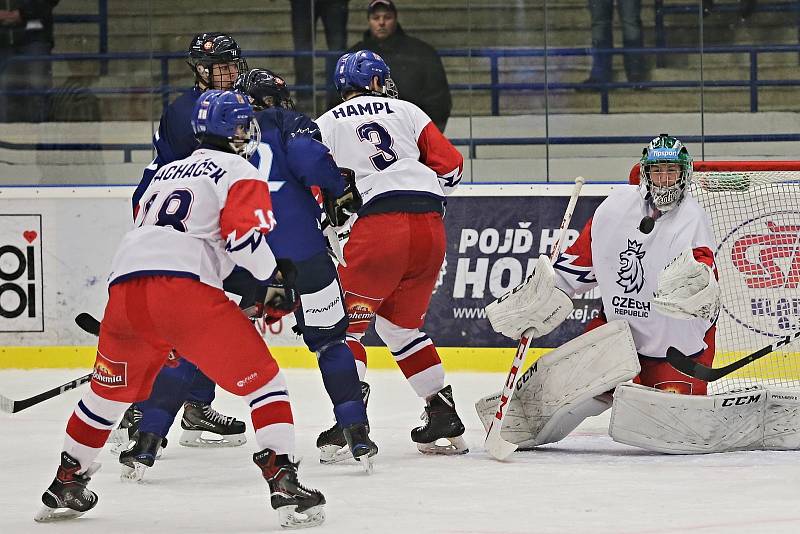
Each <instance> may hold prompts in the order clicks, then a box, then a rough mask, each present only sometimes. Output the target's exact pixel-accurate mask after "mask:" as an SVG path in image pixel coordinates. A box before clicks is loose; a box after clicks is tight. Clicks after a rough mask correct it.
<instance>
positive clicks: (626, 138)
mask: <svg viewBox="0 0 800 534" xmlns="http://www.w3.org/2000/svg"><path fill="white" fill-rule="evenodd" d="M652 138H653V136H652V135H645V136H641V135H639V136H636V135H599V136H563V137H472V138H468V137H465V138H454V139H451V140H450V141H451V142H452V143H453V144H454V145H456V146H465V147H468V153H469V157H470V159H475V158H476V157H477V149H478V147H481V146H542V145H559V146H565V145H566V146H569V145H575V146H579V145H624V144H636V145H645V144H647V143H649V142H650V141H651V140H652ZM680 138H681V140H682V141H683V142H684V143H701V142H705V143H711V144H713V143H785V142H800V133H785V134H779V133H773V134H718V135H705V136H700V135H680ZM152 148H153V147H152V145H151V144H149V143H147V144H145V143H11V142H8V141H2V140H0V149H7V150H41V151H45V152H47V151H54V150H62V151H68V150H72V151H77V152H89V151H102V152H111V151H121V152H122V154H123V163H131V162H132V161H133V157H132V156H133V152H135V151H145V150H146V151H150V150H152Z"/></svg>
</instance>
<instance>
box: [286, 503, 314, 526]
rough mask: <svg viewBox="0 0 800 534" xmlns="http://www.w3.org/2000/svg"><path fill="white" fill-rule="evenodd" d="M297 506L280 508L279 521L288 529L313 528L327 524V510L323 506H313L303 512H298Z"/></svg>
mask: <svg viewBox="0 0 800 534" xmlns="http://www.w3.org/2000/svg"><path fill="white" fill-rule="evenodd" d="M296 508H297V506H295V505H291V506H282V507H280V508H278V510H277V511H278V521H279V522H280V525H281V527H283V528H286V529H300V528H311V527H316V526H318V525H321V524H322V523H324V522H325V508H324V506H323V505H321V504H320V505H317V506H312V507H311V508H309V509H308V510H305V511H303V512H297V511H296Z"/></svg>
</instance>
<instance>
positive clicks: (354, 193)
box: [322, 167, 364, 227]
mask: <svg viewBox="0 0 800 534" xmlns="http://www.w3.org/2000/svg"><path fill="white" fill-rule="evenodd" d="M339 172H340V173H341V175H342V178H343V179H344V193H342V194H341V195H339V196H338V197H336V196H333V195H332V194H331V193H330V192H328V191H326V190H323V191H322V206H323V208H324V209H325V215H327V217H328V220H329V221H330V224H331V226H335V227H339V226H342V225H343V224H344V223H345V222H347V219H349V218H350V216H351V215H353V214H354V213H356V212H357V211H358V210H359V209H360V208H361V206H362V205H363V203H364V202H363V200H362V199H361V193H359V192H358V188H356V173H355V172H353V170H352V169H348V168H347V167H339Z"/></svg>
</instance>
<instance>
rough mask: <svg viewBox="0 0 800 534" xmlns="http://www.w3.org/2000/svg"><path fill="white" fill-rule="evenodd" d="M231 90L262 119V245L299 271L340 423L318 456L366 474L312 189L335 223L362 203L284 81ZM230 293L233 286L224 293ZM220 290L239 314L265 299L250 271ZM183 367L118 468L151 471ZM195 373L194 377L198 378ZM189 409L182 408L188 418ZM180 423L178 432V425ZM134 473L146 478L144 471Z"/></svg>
mask: <svg viewBox="0 0 800 534" xmlns="http://www.w3.org/2000/svg"><path fill="white" fill-rule="evenodd" d="M234 88H235V89H237V90H240V91H242V92H246V93H247V94H250V95H251V98H252V101H253V102H252V103H253V107H254V109H256V110H257V111H259V113H257V116H256V118H257V121H258V123H259V126H260V128H261V131H262V133H261V136H262V137H261V138H262V143H261V144H260V145H259V147H258V149H257V151H256V152H255V154H253V156H251V158H250V162H251V163H252V164H253V165H254V166H256V167H258V168H259V169H260V170H262V172H264V173H265V174H267V175H268V176H269V180H270V190H271V197H272V201H273V213H274V215H275V218H276V220H277V221H278V224H277V226H276V227H275V229H274V230H273V231H272V232H271V234H272V235H271V236H269V237H268V243H269V245H270V248H271V249H272V250H273V251H274V252H275V254H276V255H277V257H281V258H288V259H290V260H292V262H293V263H294V265H295V267H296V279H295V280H294V285H295V288H296V290H297V291H298V292H299V293H300V297H301V307H300V309H298V311H297V312H296V314H295V317H296V319H297V323H298V330H300V331H301V332H302V334H303V339H304V341H305V343H306V345H307V346H308V348H309V349H310V350H311V351H313V352H316V353H317V355H318V362H319V367H320V371H321V373H322V377H323V382H324V384H325V388H326V390H327V391H328V394H329V396H330V398H331V401H332V402H333V405H334V415H335V417H336V420H337V425H336V426H335V427H334V429H336V432H335V433H336V435H337V436H340V438H338V439H339V440H340V441H338V442H337V444H336V445H334V446H331V447H327V448H324V449H323V450H322V454H323V457H322V458H321V461H323V462H327V461H334V460H338V459H342V458H343V457H344V456H345V455H341V454H340V455H336V454H335V452H336V451H338V450H339V449H342V448H344V447H345V446H348V445H349V447H348V449H349V453H350V454H349V455H347V456H350V455H352V457H355V458H357V459H360V460H363V462H364V466H365V469H367V470H370V469H371V460H370V458H371V456H373V455H374V454H376V453H377V450H378V448H377V446H376V445H375V444H374V443H373V442H372V441H371V440H370V438H369V429H368V425H367V417H366V407H365V398H366V396H367V395H368V391H369V389H368V388H369V386H368V385H367V384H366V383H360V382H359V380H358V373H357V371H356V367H355V360H354V358H353V354H352V352H351V351H350V349H349V348H348V347H347V344H346V343H345V332H346V329H347V325H348V320H347V316H346V314H345V312H344V305H343V298H342V291H341V287H340V286H339V282H338V278H337V274H336V268H335V266H334V264H333V262H332V260H331V259H330V257H329V256H328V253H327V246H326V240H325V237H324V236H323V234H322V231H321V230H320V215H321V211H322V210H321V208H320V206H319V203H318V202H317V201H316V199H315V197H314V194H313V193H312V191H311V188H312V187H315V186H316V187H318V188H319V189H321V190H322V193H323V196H324V197H325V199H326V204H327V205H328V207H329V216H333V217H337V210H342V209H346V208H349V209H350V210H352V211H355V210H356V209H357V208H358V202H359V200H360V197H358V196H357V195H355V196H354V193H353V192H354V191H355V187H354V184H353V183H352V181H351V183H350V184H349V185H348V186H345V180H344V179H343V178H342V174H341V173H340V170H339V169H338V168H337V167H336V165H335V163H334V162H333V159H332V158H331V156H330V154H329V152H328V149H327V148H326V147H325V146H324V145H323V144H322V143H320V142H319V141H318V140H317V139H315V138H314V135H315V132H317V133H316V135H317V136H318V135H319V134H318V130H317V127H316V125H315V124H314V122H313V121H311V120H310V119H309V118H308V117H306V116H305V115H303V114H301V113H298V112H295V111H294V110H293V109H292V108H293V105H292V103H291V99H290V98H289V93H288V90H287V89H286V86H285V83H284V82H283V80H282V79H281V78H280V77H278V76H275V75H274V74H273V73H271V72H269V71H266V70H264V69H253V70H252V71H250V72H248V73H247V74H246V75H243V76H240V78H239V79H238V80H237V83H236V84H235V85H234ZM338 216H340V217H344V216H343V215H341V214H340V215H338ZM232 280H233V283H232ZM234 285H235V286H236V287H235V288H232V287H229V286H234ZM225 289H226V291H229V292H233V293H237V294H240V295H242V301H241V302H240V306H241V307H242V308H246V307H249V306H250V304H252V303H254V302H258V301H263V299H262V298H259V297H260V296H261V294H262V293H261V292H260V291H259V286H258V284H257V282H256V281H255V280H254V279H253V278H252V277H251V276H250V275H249V274H248V273H247V272H246V271H241V270H237V271H235V272H234V274H233V275H231V276H230V277H229V278H228V279H226V281H225ZM179 362H180V363H179V365H178V367H177V368H176V369H168V370H162V372H161V373H160V374H159V377H158V379H157V380H156V382H155V384H154V385H153V390H152V394H151V396H150V398H149V399H148V400H147V401H146V402H144V403H140V404H139V406H140V407H141V409H142V412H143V417H142V419H141V421H140V422H139V428H138V430H139V432H138V435H137V440H136V442H135V443H134V445H133V446H132V447H131V448H129V450H127V451H125V452H123V453H122V454H121V455H120V462H122V463H124V464H125V465H126V466H127V467H128V468H131V467H133V468H137V467H139V466H137V465H136V464H139V465H145V466H152V465H153V464H154V461H155V456H156V454H157V451H158V446H159V444H160V443H161V440H162V439H163V437H164V436H166V434H167V431H168V430H169V427H170V426H171V424H172V422H173V421H174V418H175V416H176V414H177V412H178V411H179V409H180V405H181V402H183V396H182V395H184V396H185V394H186V391H187V384H188V380H190V379H191V378H192V377H193V376H194V372H195V371H194V369H193V367H194V366H193V365H192V364H190V363H189V362H187V361H185V360H179ZM196 373H197V374H198V375H200V372H199V371H196ZM200 376H202V375H200ZM195 382H196V380H195ZM185 410H186V407H185V408H184V413H185ZM184 418H185V415H184ZM181 424H182V426H183V425H184V421H183V420H182V421H181ZM184 428H185V427H184ZM323 434H324V433H323ZM234 439H236V440H239V439H240V438H239V437H238V436H236V437H233V436H223V443H221V444H227V442H232V443H231V444H238V443H237V442H233V441H232V440H234ZM242 442H243V441H242ZM326 453H327V455H326ZM125 471H126V472H127V470H125ZM137 471H138V472H140V473H142V472H143V470H142V469H141V468H139V469H137Z"/></svg>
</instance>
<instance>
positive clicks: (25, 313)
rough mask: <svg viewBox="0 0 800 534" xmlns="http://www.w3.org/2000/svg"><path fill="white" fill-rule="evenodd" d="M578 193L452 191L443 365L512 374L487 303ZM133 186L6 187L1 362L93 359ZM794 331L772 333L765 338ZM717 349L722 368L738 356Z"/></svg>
mask: <svg viewBox="0 0 800 534" xmlns="http://www.w3.org/2000/svg"><path fill="white" fill-rule="evenodd" d="M614 187H619V186H618V185H614V184H602V185H592V184H590V185H587V186H585V187H584V189H583V191H582V195H581V199H580V200H579V202H578V205H577V207H576V210H575V213H574V215H573V219H572V223H571V225H570V230H569V231H568V232H567V244H569V243H571V242H572V241H573V240H574V239H575V238H577V235H578V231H579V229H580V228H582V227H583V225H584V224H585V223H586V221H587V220H588V219H589V217H590V216H591V214H592V213H593V212H594V209H595V208H596V206H597V205H598V204H599V203H600V202H601V201H602V199H603V198H605V196H606V195H607V194H608V193H609V191H610V190H611V189H613V188H614ZM571 190H572V186H571V185H569V184H514V185H507V184H506V185H474V186H463V187H462V188H460V189H459V190H458V191H457V192H456V194H455V195H453V196H452V197H450V198H449V200H448V205H447V215H446V217H445V224H446V226H447V232H448V243H447V256H446V259H445V262H444V264H443V266H442V272H441V276H440V280H439V283H437V286H436V288H435V290H434V294H433V296H432V299H431V304H430V308H429V311H428V314H427V316H426V323H425V331H426V333H428V334H429V335H430V336H431V338H432V339H433V340H434V342H435V343H436V344H437V346H438V347H440V353H441V355H442V360H443V362H444V365H445V368H446V369H448V370H461V371H499V372H504V371H507V369H508V365H509V362H510V361H511V359H512V357H513V348H514V346H515V343H514V342H513V341H511V340H509V339H507V338H504V337H502V336H500V335H498V334H496V333H495V332H493V331H492V329H491V327H490V325H489V322H488V320H487V319H486V318H485V315H484V312H483V307H484V306H485V305H486V304H487V303H489V302H491V301H492V300H493V299H495V298H497V297H498V296H500V295H502V294H503V293H505V292H506V291H507V290H508V289H510V288H512V287H514V286H516V285H517V284H519V283H520V282H521V281H522V280H523V279H524V277H525V276H526V275H527V274H529V273H530V272H531V270H532V267H533V264H534V262H535V259H536V257H537V256H538V255H539V254H549V252H550V248H551V247H552V246H553V244H554V243H555V240H556V239H557V235H558V228H559V226H560V223H561V218H562V216H563V212H564V208H565V207H566V204H567V201H568V197H569V194H570V193H571ZM132 191H133V188H131V187H74V188H70V187H52V188H51V187H48V188H26V187H19V188H0V278H2V280H0V368H23V369H30V368H55V367H76V368H78V367H80V368H86V367H87V366H90V365H91V363H92V361H93V358H94V347H93V346H92V345H91V344H92V343H93V338H92V337H91V336H90V335H88V334H86V333H84V332H82V331H81V330H80V329H79V328H78V327H77V326H76V325H75V323H74V320H73V319H74V317H75V316H76V315H77V314H78V313H81V312H89V313H91V314H92V315H94V316H95V317H97V318H100V317H102V312H103V307H104V305H105V301H106V297H107V292H106V285H105V281H106V276H107V273H108V268H109V266H110V264H111V259H112V256H113V254H114V252H115V250H116V247H117V245H118V243H119V241H120V239H121V237H122V235H123V234H124V233H125V232H126V231H128V230H129V229H130V227H131V217H130V214H131V204H130V197H131V194H132ZM718 261H720V260H718ZM794 308H795V307H792V310H794ZM599 313H600V295H599V293H598V292H596V291H591V292H589V293H587V294H586V295H583V296H582V298H579V299H576V301H575V310H574V311H573V313H572V314H571V315H570V317H569V318H568V319H567V320H566V321H565V323H564V324H563V325H562V326H561V327H559V328H558V329H556V331H555V332H553V333H551V334H549V335H547V336H544V337H542V338H540V339H538V340H536V345H537V347H538V348H537V349H535V350H534V351H532V355H539V354H541V353H543V352H545V351H547V350H549V349H550V348H552V347H555V346H558V345H560V344H562V343H564V342H565V341H567V340H568V339H571V338H573V337H574V336H576V335H578V334H579V333H581V332H582V331H583V330H584V329H585V327H586V323H588V321H590V320H591V319H592V318H593V317H595V316H597V315H598V314H599ZM293 322H294V321H293V318H289V319H288V320H284V321H281V322H278V323H276V324H274V325H272V326H271V327H270V331H269V332H267V333H266V335H265V338H266V340H267V343H268V345H269V346H270V349H271V351H272V352H273V353H274V354H275V356H276V358H277V359H278V361H279V362H280V363H281V364H282V365H283V366H284V367H296V368H312V367H316V361H315V357H314V355H313V354H311V353H309V352H308V351H307V350H306V348H305V347H303V346H302V341H301V340H300V338H299V337H297V336H296V335H295V334H293V333H292V332H291V326H292V325H293ZM746 322H747V321H742V320H741V318H732V317H727V316H725V315H724V314H723V316H722V317H721V319H720V326H721V327H733V328H740V326H739V325H741V324H746ZM784 322H785V321H784ZM728 323H730V324H728ZM792 323H794V321H792ZM785 334H786V332H782V331H776V332H775V333H773V334H772V335H765V336H763V341H764V342H763V343H761V344H760V345H759V347H760V346H763V345H767V344H769V343H771V342H772V341H773V340H774V337H775V336H776V335H785ZM365 339H366V341H367V344H368V345H376V346H374V347H371V348H370V349H369V350H370V359H369V365H370V368H373V369H380V368H394V367H395V363H394V362H393V360H392V357H391V355H390V354H389V352H388V351H387V350H386V349H385V348H383V347H378V346H377V345H381V343H380V341H379V340H378V338H377V337H376V336H375V335H374V332H372V331H370V332H368V334H367V337H366V338H365ZM759 347H755V348H759ZM719 349H720V351H721V353H720V354H719V355H718V358H717V364H718V365H720V362H722V361H729V360H732V359H736V357H737V355H738V354H741V352H736V353H730V354H728V353H725V350H724V348H723V347H719ZM786 356H787V355H786V354H784V357H786ZM789 356H791V357H794V356H795V354H794V353H790V354H789ZM765 360H766V358H765ZM745 369H746V368H745ZM762 372H764V371H762ZM767 372H768V370H767ZM762 376H763V375H762ZM797 378H799V379H800V377H797Z"/></svg>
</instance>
